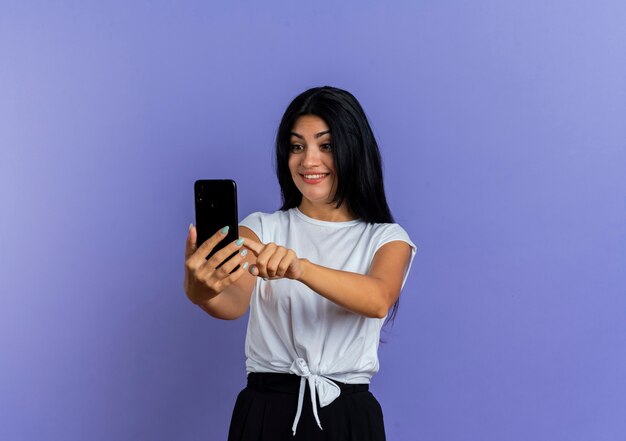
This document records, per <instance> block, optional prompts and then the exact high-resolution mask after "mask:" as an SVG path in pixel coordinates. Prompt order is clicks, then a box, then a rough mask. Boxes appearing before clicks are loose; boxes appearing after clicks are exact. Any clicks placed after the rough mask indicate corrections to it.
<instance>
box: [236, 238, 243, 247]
mask: <svg viewBox="0 0 626 441" xmlns="http://www.w3.org/2000/svg"><path fill="white" fill-rule="evenodd" d="M235 245H237V246H238V247H240V246H241V245H243V237H242V238H241V239H237V242H235Z"/></svg>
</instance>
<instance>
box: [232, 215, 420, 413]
mask: <svg viewBox="0 0 626 441" xmlns="http://www.w3.org/2000/svg"><path fill="white" fill-rule="evenodd" d="M240 225H241V226H244V227H247V228H249V229H251V230H252V231H253V232H254V233H255V234H256V235H257V236H258V237H259V239H260V240H261V242H263V243H269V242H274V243H276V244H277V245H282V246H284V247H286V248H289V249H293V250H294V251H295V253H296V254H297V255H298V257H302V258H306V259H308V260H310V261H311V262H313V263H315V264H318V265H322V266H325V267H328V268H332V269H338V270H343V271H350V272H354V273H359V274H367V272H368V271H369V269H370V265H371V263H372V259H373V258H374V254H375V253H376V251H377V250H378V249H379V248H380V247H381V246H383V245H385V244H386V243H389V242H392V241H403V242H406V243H408V244H409V245H410V246H411V249H412V252H411V261H410V263H409V265H408V266H407V269H406V272H405V275H404V279H403V281H402V286H404V282H405V281H406V277H407V275H408V271H409V268H410V266H411V263H412V261H413V257H414V255H415V245H414V244H413V242H411V239H410V238H409V236H408V234H407V233H406V231H405V230H404V229H403V228H402V227H401V226H400V225H398V224H371V223H366V222H363V221H361V220H353V221H348V222H327V221H320V220H317V219H313V218H310V217H308V216H306V215H305V214H303V213H302V212H301V211H300V210H298V209H297V208H292V209H290V210H287V211H277V212H275V213H272V214H266V213H252V214H251V215H249V216H248V217H246V218H245V219H244V220H243V221H242V222H241V223H240ZM383 323H384V319H377V318H368V317H364V316H362V315H359V314H356V313H354V312H351V311H349V310H347V309H345V308H343V307H341V306H339V305H336V304H335V303H333V302H331V301H330V300H327V299H326V298H324V297H322V296H320V295H319V294H316V293H315V292H314V291H313V290H311V289H310V288H309V287H307V286H306V285H304V284H303V283H301V282H298V281H295V280H289V279H278V280H269V281H265V280H263V279H262V278H260V277H259V278H257V281H256V285H255V288H254V292H253V294H252V297H251V300H250V317H249V321H248V331H247V335H246V356H247V361H246V369H247V372H277V373H297V374H298V375H301V376H303V377H305V376H306V377H308V376H309V375H313V376H315V377H316V378H318V377H326V378H330V379H332V380H336V381H340V382H343V383H369V382H370V379H371V378H372V376H373V375H374V374H375V373H376V372H377V371H378V353H377V352H378V342H379V340H380V330H381V327H382V325H383ZM298 366H299V367H298ZM303 372H304V373H303ZM306 372H310V374H306ZM321 399H322V397H321V395H320V401H321ZM331 401H332V400H331Z"/></svg>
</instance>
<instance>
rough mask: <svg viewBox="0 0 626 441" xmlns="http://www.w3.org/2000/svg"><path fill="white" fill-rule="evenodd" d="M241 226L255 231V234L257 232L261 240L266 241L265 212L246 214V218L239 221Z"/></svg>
mask: <svg viewBox="0 0 626 441" xmlns="http://www.w3.org/2000/svg"><path fill="white" fill-rule="evenodd" d="M239 226H240V227H246V228H249V229H251V230H252V231H253V232H254V234H256V235H257V237H258V238H259V239H260V240H261V242H264V239H263V213H261V212H256V213H252V214H249V215H248V216H246V218H245V219H244V220H242V221H241V222H239Z"/></svg>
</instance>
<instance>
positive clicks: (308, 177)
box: [300, 173, 328, 180]
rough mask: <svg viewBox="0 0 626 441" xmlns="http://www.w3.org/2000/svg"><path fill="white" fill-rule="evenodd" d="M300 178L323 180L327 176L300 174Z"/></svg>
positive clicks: (325, 174)
mask: <svg viewBox="0 0 626 441" xmlns="http://www.w3.org/2000/svg"><path fill="white" fill-rule="evenodd" d="M300 176H302V177H303V178H304V179H310V180H316V179H322V178H325V177H326V176H328V173H317V174H309V175H302V174H301V175H300Z"/></svg>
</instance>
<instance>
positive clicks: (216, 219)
mask: <svg viewBox="0 0 626 441" xmlns="http://www.w3.org/2000/svg"><path fill="white" fill-rule="evenodd" d="M194 193H195V199H196V204H195V206H196V230H197V232H198V237H197V239H196V245H198V246H200V245H202V243H204V241H206V240H207V239H208V238H209V237H211V236H213V235H214V234H215V233H216V232H217V231H219V230H221V229H222V228H223V227H225V226H228V227H229V230H228V234H227V236H226V238H224V239H223V240H222V241H221V242H219V243H218V244H217V245H216V246H215V247H214V248H213V250H212V251H211V253H210V254H209V255H208V256H207V257H206V258H207V259H208V258H209V257H211V256H212V255H213V254H215V253H216V252H217V251H219V250H221V249H222V248H224V247H225V246H226V245H228V244H230V243H231V242H233V241H235V240H237V239H238V238H239V228H238V225H239V220H238V215H237V184H236V183H235V181H233V180H232V179H201V180H198V181H196V182H195V183H194Z"/></svg>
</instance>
